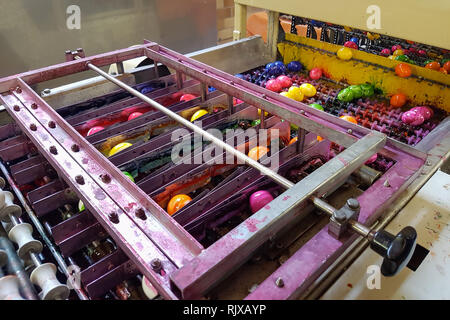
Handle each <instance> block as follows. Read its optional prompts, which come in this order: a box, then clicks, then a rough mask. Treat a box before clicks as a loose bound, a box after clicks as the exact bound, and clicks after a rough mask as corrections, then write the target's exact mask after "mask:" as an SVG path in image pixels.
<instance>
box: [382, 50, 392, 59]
mask: <svg viewBox="0 0 450 320" xmlns="http://www.w3.org/2000/svg"><path fill="white" fill-rule="evenodd" d="M380 54H381V55H382V56H385V57H388V56H390V55H391V50H389V49H388V48H385V49H383V50H381V52H380Z"/></svg>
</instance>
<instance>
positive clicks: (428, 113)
mask: <svg viewBox="0 0 450 320" xmlns="http://www.w3.org/2000/svg"><path fill="white" fill-rule="evenodd" d="M410 111H414V112H417V113H420V114H421V115H422V116H423V117H424V119H425V120H428V119H430V118H431V117H432V116H433V113H434V112H433V110H431V109H430V108H428V107H427V106H417V107H414V108H412V109H411V110H410Z"/></svg>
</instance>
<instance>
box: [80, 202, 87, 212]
mask: <svg viewBox="0 0 450 320" xmlns="http://www.w3.org/2000/svg"><path fill="white" fill-rule="evenodd" d="M85 209H86V208H85V207H84V203H83V201H81V200H80V201H78V211H79V212H81V211H84V210H85Z"/></svg>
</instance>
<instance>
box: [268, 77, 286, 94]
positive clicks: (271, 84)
mask: <svg viewBox="0 0 450 320" xmlns="http://www.w3.org/2000/svg"><path fill="white" fill-rule="evenodd" d="M266 89H268V90H270V91H273V92H280V91H281V89H282V86H281V83H280V82H279V81H278V80H276V79H272V80H269V81H267V83H266Z"/></svg>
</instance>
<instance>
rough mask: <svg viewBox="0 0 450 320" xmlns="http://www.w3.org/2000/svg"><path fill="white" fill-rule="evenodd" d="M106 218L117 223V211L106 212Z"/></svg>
mask: <svg viewBox="0 0 450 320" xmlns="http://www.w3.org/2000/svg"><path fill="white" fill-rule="evenodd" d="M108 218H109V221H111V222H112V223H114V224H118V223H119V215H118V214H117V212H110V213H109V214H108Z"/></svg>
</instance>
